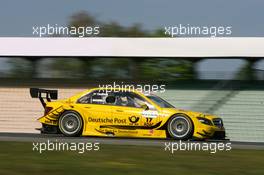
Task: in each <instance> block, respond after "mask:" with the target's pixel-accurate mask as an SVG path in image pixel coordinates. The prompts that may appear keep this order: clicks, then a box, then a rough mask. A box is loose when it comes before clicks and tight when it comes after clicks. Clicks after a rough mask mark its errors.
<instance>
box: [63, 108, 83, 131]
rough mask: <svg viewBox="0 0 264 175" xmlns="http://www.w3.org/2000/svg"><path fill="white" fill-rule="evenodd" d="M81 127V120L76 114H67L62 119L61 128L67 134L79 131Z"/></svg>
mask: <svg viewBox="0 0 264 175" xmlns="http://www.w3.org/2000/svg"><path fill="white" fill-rule="evenodd" d="M80 127H81V121H80V118H79V117H78V116H76V114H72V113H69V114H66V115H64V116H63V118H62V120H61V128H62V130H63V132H65V133H66V134H75V133H77V132H79V130H80Z"/></svg>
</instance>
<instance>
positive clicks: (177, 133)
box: [167, 114, 193, 140]
mask: <svg viewBox="0 0 264 175" xmlns="http://www.w3.org/2000/svg"><path fill="white" fill-rule="evenodd" d="M167 131H168V133H169V135H170V137H172V138H174V139H177V140H188V139H190V138H191V137H192V135H193V123H192V121H191V119H190V118H189V117H188V116H185V115H183V114H178V115H175V116H173V117H171V118H170V120H169V121H168V125H167Z"/></svg>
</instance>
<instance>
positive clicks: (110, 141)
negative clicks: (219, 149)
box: [0, 133, 264, 150]
mask: <svg viewBox="0 0 264 175" xmlns="http://www.w3.org/2000/svg"><path fill="white" fill-rule="evenodd" d="M47 140H49V141H58V142H77V143H78V142H99V143H100V144H106V145H132V146H159V147H164V145H165V143H168V142H179V141H176V140H171V139H139V138H109V137H100V138H99V137H64V136H63V135H60V134H52V135H51V134H35V133H0V141H9V142H10V141H14V142H46V141H47ZM190 142H201V141H190ZM207 142H231V144H232V149H257V150H264V143H262V142H235V141H228V140H224V141H216V140H208V141H207ZM201 143H202V142H201Z"/></svg>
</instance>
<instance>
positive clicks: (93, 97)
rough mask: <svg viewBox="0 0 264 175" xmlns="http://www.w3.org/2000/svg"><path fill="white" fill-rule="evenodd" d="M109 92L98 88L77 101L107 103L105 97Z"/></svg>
mask: <svg viewBox="0 0 264 175" xmlns="http://www.w3.org/2000/svg"><path fill="white" fill-rule="evenodd" d="M108 95H109V94H108V93H107V92H106V91H102V90H97V91H93V92H91V93H89V94H87V95H85V96H83V97H81V98H80V99H79V100H78V101H77V103H81V104H106V102H105V99H106V97H107V96H108Z"/></svg>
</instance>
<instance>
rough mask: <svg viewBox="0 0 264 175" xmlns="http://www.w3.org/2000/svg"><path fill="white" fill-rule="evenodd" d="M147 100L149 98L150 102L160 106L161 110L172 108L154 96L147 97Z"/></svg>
mask: <svg viewBox="0 0 264 175" xmlns="http://www.w3.org/2000/svg"><path fill="white" fill-rule="evenodd" d="M147 98H149V99H150V100H151V101H153V102H154V103H155V104H156V105H158V106H160V107H161V108H174V106H173V105H171V104H170V103H168V102H166V101H165V100H163V99H162V98H160V97H158V96H154V95H148V96H147Z"/></svg>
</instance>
